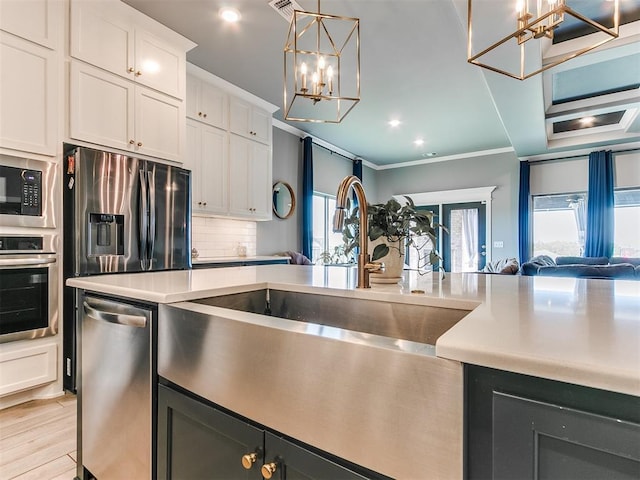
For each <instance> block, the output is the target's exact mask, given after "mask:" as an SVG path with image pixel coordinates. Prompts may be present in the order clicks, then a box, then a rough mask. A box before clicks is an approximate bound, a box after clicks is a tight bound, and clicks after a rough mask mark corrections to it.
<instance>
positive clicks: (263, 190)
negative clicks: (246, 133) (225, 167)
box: [229, 135, 272, 220]
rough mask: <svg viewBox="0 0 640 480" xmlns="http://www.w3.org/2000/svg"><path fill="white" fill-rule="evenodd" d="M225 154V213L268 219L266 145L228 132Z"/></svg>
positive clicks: (267, 161)
mask: <svg viewBox="0 0 640 480" xmlns="http://www.w3.org/2000/svg"><path fill="white" fill-rule="evenodd" d="M229 153H230V154H229V214H230V215H233V216H237V217H244V218H251V219H254V220H271V218H272V216H271V149H270V147H269V146H267V145H264V144H261V143H258V142H253V141H251V140H248V139H245V138H241V137H238V136H235V135H231V138H230V146H229Z"/></svg>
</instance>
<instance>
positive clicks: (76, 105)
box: [69, 61, 185, 162]
mask: <svg viewBox="0 0 640 480" xmlns="http://www.w3.org/2000/svg"><path fill="white" fill-rule="evenodd" d="M70 91H71V94H70V125H69V126H70V137H71V138H75V139H77V140H84V141H87V142H91V143H96V144H98V145H104V146H109V147H114V148H118V149H121V150H128V151H131V152H135V153H140V154H144V155H150V156H153V157H158V158H164V159H166V160H173V161H177V162H181V161H182V153H183V145H184V136H185V126H184V104H183V102H182V101H181V100H177V99H175V98H173V97H171V96H168V95H164V94H162V93H160V92H157V91H154V90H151V89H148V88H145V87H143V86H140V85H136V84H134V83H133V82H130V81H128V80H125V79H123V78H121V77H119V76H117V75H113V74H110V73H107V72H105V71H103V70H100V69H97V68H95V67H92V66H90V65H86V64H84V63H82V62H76V61H72V63H71V82H70Z"/></svg>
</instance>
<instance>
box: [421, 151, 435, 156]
mask: <svg viewBox="0 0 640 480" xmlns="http://www.w3.org/2000/svg"><path fill="white" fill-rule="evenodd" d="M436 155H438V154H437V153H436V152H427V153H423V154H422V156H423V157H435V156H436Z"/></svg>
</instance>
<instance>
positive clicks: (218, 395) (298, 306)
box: [158, 289, 469, 479]
mask: <svg viewBox="0 0 640 480" xmlns="http://www.w3.org/2000/svg"><path fill="white" fill-rule="evenodd" d="M357 297H359V298H354V297H352V296H339V295H337V296H336V295H331V294H324V292H323V293H321V294H316V293H297V292H291V291H282V290H274V289H268V290H267V289H261V290H256V291H251V292H242V293H235V294H230V295H223V296H217V297H210V298H205V299H201V300H197V301H192V302H181V303H175V304H170V305H160V306H159V321H158V374H159V375H160V376H161V377H163V378H165V379H167V380H169V381H170V382H172V383H174V384H176V385H178V386H180V387H182V388H184V389H186V390H189V391H191V392H193V393H195V394H196V395H198V396H200V397H202V398H204V399H207V400H209V401H211V402H213V403H215V404H217V405H220V406H222V407H224V408H226V409H228V410H231V411H233V412H235V413H237V414H239V415H241V416H242V417H245V418H248V419H250V420H252V421H254V422H257V423H258V424H261V425H263V426H265V427H267V428H268V429H270V430H272V431H274V432H276V433H279V434H283V435H286V436H288V437H291V438H295V439H297V440H299V441H301V442H303V443H305V444H308V445H311V446H313V447H316V448H318V449H320V450H324V451H327V452H329V453H331V454H333V455H336V456H338V457H341V458H344V459H346V460H348V461H350V462H353V463H356V464H359V465H362V466H364V467H366V468H369V469H371V470H374V471H377V472H380V473H382V474H385V475H388V476H390V477H393V478H408V479H417V478H447V479H449V478H462V476H463V368H462V364H460V363H459V362H456V361H452V360H447V359H442V358H438V357H436V356H435V347H434V345H435V342H436V340H437V339H438V337H439V336H440V335H442V334H443V333H444V332H446V331H447V330H448V329H450V328H451V327H453V326H454V325H455V324H456V323H457V322H458V321H459V320H460V319H462V318H463V317H464V316H465V315H466V314H467V313H469V310H465V309H452V308H443V307H440V306H433V305H418V304H407V303H395V302H387V301H379V300H375V299H365V297H363V296H362V295H357Z"/></svg>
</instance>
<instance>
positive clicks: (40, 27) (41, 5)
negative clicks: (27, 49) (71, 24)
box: [0, 0, 63, 49]
mask: <svg viewBox="0 0 640 480" xmlns="http://www.w3.org/2000/svg"><path fill="white" fill-rule="evenodd" d="M62 5H63V2H62V1H60V0H1V1H0V30H4V31H5V32H9V33H13V34H14V35H17V36H19V37H22V38H26V39H27V40H31V41H32V42H35V43H38V44H40V45H42V46H45V47H48V48H51V49H56V47H57V45H58V26H59V25H61V24H62V20H61V17H60V16H61V12H62Z"/></svg>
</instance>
